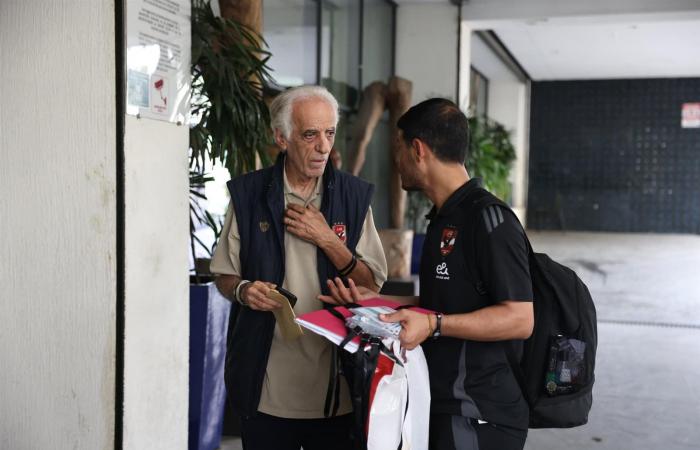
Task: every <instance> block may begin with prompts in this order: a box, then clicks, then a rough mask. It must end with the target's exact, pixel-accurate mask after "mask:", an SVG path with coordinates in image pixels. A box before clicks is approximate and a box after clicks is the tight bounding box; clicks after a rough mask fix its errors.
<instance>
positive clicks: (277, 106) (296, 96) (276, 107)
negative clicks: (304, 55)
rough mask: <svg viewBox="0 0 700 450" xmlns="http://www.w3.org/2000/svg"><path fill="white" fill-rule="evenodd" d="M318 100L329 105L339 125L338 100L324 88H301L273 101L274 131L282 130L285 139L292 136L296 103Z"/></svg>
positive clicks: (290, 90)
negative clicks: (293, 112) (293, 111)
mask: <svg viewBox="0 0 700 450" xmlns="http://www.w3.org/2000/svg"><path fill="white" fill-rule="evenodd" d="M309 98H318V99H321V100H323V101H325V102H326V103H328V104H329V105H330V106H331V108H333V112H334V113H335V124H336V125H337V124H338V117H339V113H338V100H336V99H335V97H333V94H331V93H330V92H328V90H327V89H326V88H325V87H323V86H299V87H295V88H291V89H288V90H286V91H284V92H282V93H281V94H279V95H278V96H277V97H275V99H274V100H272V104H270V124H271V126H272V129H273V130H280V131H281V132H282V134H283V135H284V137H285V138H287V139H289V137H290V136H291V135H292V128H293V127H294V125H293V123H292V108H293V106H294V102H296V101H299V100H306V99H309Z"/></svg>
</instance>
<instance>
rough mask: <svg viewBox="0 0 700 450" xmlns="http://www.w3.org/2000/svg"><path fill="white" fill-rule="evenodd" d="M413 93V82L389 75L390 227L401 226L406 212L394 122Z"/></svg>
mask: <svg viewBox="0 0 700 450" xmlns="http://www.w3.org/2000/svg"><path fill="white" fill-rule="evenodd" d="M412 94H413V83H411V82H410V81H408V80H406V79H403V78H399V77H391V79H390V80H389V88H388V90H387V105H388V107H389V122H390V123H391V181H390V185H389V195H390V196H391V197H390V199H391V200H390V205H391V222H390V223H391V227H392V228H398V229H401V228H403V221H404V215H405V212H406V191H404V190H403V189H401V176H400V175H399V170H398V168H397V167H396V156H397V155H396V154H397V152H398V147H397V145H396V139H397V137H398V133H399V129H398V128H397V127H396V122H398V121H399V117H401V115H402V114H403V113H405V112H406V111H408V108H410V106H411V96H412Z"/></svg>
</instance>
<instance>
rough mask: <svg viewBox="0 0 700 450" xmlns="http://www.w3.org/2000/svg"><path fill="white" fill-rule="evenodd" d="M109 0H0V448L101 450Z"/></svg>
mask: <svg viewBox="0 0 700 450" xmlns="http://www.w3.org/2000/svg"><path fill="white" fill-rule="evenodd" d="M114 45H115V43H114V4H113V2H112V1H106V0H99V1H98V0H94V1H90V2H85V1H68V0H64V1H55V2H43V1H19V0H10V1H7V0H3V1H1V2H0V80H2V81H1V82H0V99H1V100H2V101H0V156H1V158H2V162H1V163H0V192H2V195H1V196H0V236H2V237H1V238H0V257H1V258H2V259H1V261H2V262H1V263H0V286H2V291H1V293H0V355H2V356H1V357H0V448H2V449H3V450H4V449H7V450H23V449H49V448H50V449H89V450H95V449H113V448H114V441H113V439H114V438H113V436H114V410H115V408H114V391H115V389H114V383H115V382H114V379H115V305H116V266H115V260H116V255H115V249H116V241H115V229H116V228H115V227H116V205H115V198H116V196H115V174H116V168H115V161H116V159H115V157H116V141H115V139H116V138H115V135H116V133H115V120H116V118H115V108H114V105H115V91H116V89H115V62H114V61H115V53H114Z"/></svg>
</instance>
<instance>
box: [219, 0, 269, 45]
mask: <svg viewBox="0 0 700 450" xmlns="http://www.w3.org/2000/svg"><path fill="white" fill-rule="evenodd" d="M219 8H220V9H221V17H223V18H224V19H233V20H235V21H236V22H238V23H240V24H243V25H245V26H247V27H248V28H251V29H252V30H253V31H255V32H256V33H257V34H259V35H261V36H262V24H263V14H262V0H219Z"/></svg>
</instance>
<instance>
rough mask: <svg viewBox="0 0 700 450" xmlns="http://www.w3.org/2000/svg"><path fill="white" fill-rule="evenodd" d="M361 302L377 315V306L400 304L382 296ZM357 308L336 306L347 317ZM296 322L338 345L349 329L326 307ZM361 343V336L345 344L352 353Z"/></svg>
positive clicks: (305, 315)
mask: <svg viewBox="0 0 700 450" xmlns="http://www.w3.org/2000/svg"><path fill="white" fill-rule="evenodd" d="M361 304H362V307H363V309H366V308H367V307H371V308H372V309H374V311H375V312H374V313H373V314H375V316H376V315H377V314H379V312H377V311H379V310H377V309H376V307H386V308H390V309H391V310H395V309H396V308H398V307H399V306H400V304H399V303H397V302H392V301H390V300H383V299H380V298H372V299H368V300H364V301H362V302H361ZM357 309H358V308H351V309H348V308H345V307H343V306H336V307H335V310H336V311H338V312H339V313H340V314H342V315H343V317H345V318H346V319H347V318H349V317H351V316H353V313H352V312H351V311H354V310H357ZM411 309H412V310H414V311H419V312H423V313H428V312H429V311H428V310H426V309H422V308H411ZM377 320H379V318H377ZM296 322H297V323H298V324H299V325H301V326H302V327H304V328H306V329H308V330H310V331H313V332H314V333H316V334H320V335H321V336H323V337H325V338H326V339H328V340H329V341H331V342H333V343H334V344H336V345H339V344H340V343H341V342H342V341H343V339H345V336H347V329H346V328H345V323H344V322H343V321H342V320H340V319H338V318H336V317H335V316H333V315H332V314H331V313H330V312H328V311H327V310H325V309H321V310H319V311H313V312H310V313H306V314H303V315H301V316H299V317H297V318H296ZM384 323H385V324H386V325H387V326H389V327H390V328H391V327H392V326H394V325H392V324H390V323H386V322H384ZM395 325H398V330H399V331H401V328H400V327H401V326H400V325H399V324H395ZM397 336H398V335H397ZM359 343H360V338H359V337H356V338H355V339H353V340H352V341H350V342H348V343H347V345H346V346H345V350H347V351H349V352H350V353H355V352H356V351H357V348H358V346H359Z"/></svg>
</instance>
